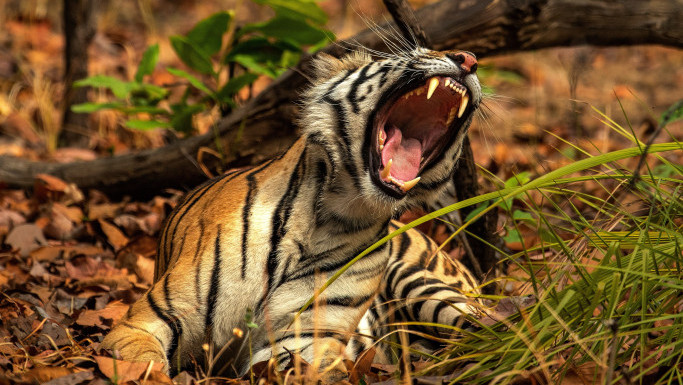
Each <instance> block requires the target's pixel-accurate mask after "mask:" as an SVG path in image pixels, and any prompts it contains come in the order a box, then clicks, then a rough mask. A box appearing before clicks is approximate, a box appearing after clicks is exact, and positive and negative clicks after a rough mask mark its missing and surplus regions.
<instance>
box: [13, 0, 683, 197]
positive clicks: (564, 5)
mask: <svg viewBox="0 0 683 385" xmlns="http://www.w3.org/2000/svg"><path fill="white" fill-rule="evenodd" d="M417 17H418V19H419V20H420V22H421V24H422V25H423V26H424V28H425V32H426V33H427V35H428V36H429V38H430V39H431V40H432V42H433V44H434V48H435V49H453V48H456V47H457V48H459V49H464V50H468V51H472V52H474V53H475V54H477V56H478V57H483V56H487V55H494V54H501V53H506V52H513V51H527V50H534V49H540V48H547V47H556V46H572V45H581V44H593V45H601V46H606V45H623V44H628V45H633V44H663V45H669V46H675V47H683V23H681V22H680V20H683V7H682V6H681V1H680V0H652V1H648V2H644V1H635V0H624V1H619V2H615V1H595V0H590V1H589V0H516V1H503V0H488V1H486V0H481V1H479V0H478V1H474V0H472V1H465V0H462V1H448V0H443V1H441V2H438V3H435V4H432V5H429V6H426V7H423V8H421V9H420V10H418V11H417ZM351 41H354V42H358V43H360V44H362V45H364V46H366V47H368V48H372V49H379V50H386V49H387V48H386V47H385V46H384V44H383V43H382V41H381V39H380V38H378V37H377V36H376V35H375V34H374V33H373V32H371V31H368V30H366V31H363V32H361V33H359V34H358V35H356V36H354V37H353V38H352V39H351ZM344 46H347V47H353V46H355V43H354V44H348V45H345V44H344V43H343V42H342V43H340V44H335V45H331V46H329V47H327V48H326V49H324V50H323V51H325V52H327V53H329V54H331V55H334V56H341V55H343V54H344V53H346V52H347V49H346V48H344ZM312 72H313V71H312V67H311V57H306V58H304V59H303V60H302V61H301V63H300V64H299V65H298V66H297V68H295V69H294V70H293V71H289V72H287V73H285V74H284V75H283V76H281V77H280V78H279V79H277V80H276V81H275V82H273V84H271V86H269V87H268V88H267V89H266V90H265V91H264V92H262V93H261V94H260V95H258V96H256V97H255V98H253V99H252V100H250V101H249V102H247V103H246V104H245V105H244V106H242V107H241V108H240V109H238V110H236V111H234V112H233V113H232V114H231V115H229V116H227V117H226V118H224V119H223V120H222V121H221V122H220V123H219V124H218V126H217V128H216V130H215V132H211V133H209V134H206V135H203V136H198V137H193V138H188V139H185V140H182V141H180V142H178V143H174V144H171V145H168V146H165V147H163V148H160V149H156V150H148V151H141V152H139V153H136V154H126V155H120V156H115V157H111V158H101V159H98V160H95V161H91V162H75V163H67V164H51V163H43V162H31V161H26V160H22V159H15V158H10V157H0V182H4V183H5V184H6V185H8V186H11V187H20V188H27V187H30V186H32V184H33V180H34V176H35V175H36V174H38V173H47V174H52V175H55V176H57V177H59V178H62V179H64V180H66V181H69V182H72V183H76V184H77V185H78V186H80V187H81V188H83V189H90V188H96V189H99V190H102V191H105V192H107V193H108V194H110V195H112V196H120V195H124V194H125V195H131V196H135V197H140V198H141V197H145V196H151V195H153V194H155V193H158V192H159V191H161V190H163V189H164V188H190V187H193V186H195V185H197V184H198V183H200V182H201V181H202V180H204V179H205V178H206V177H205V176H204V174H203V173H202V172H201V171H200V168H199V167H198V165H197V161H196V154H197V151H198V150H199V149H200V148H201V147H210V148H215V142H216V140H215V139H216V137H220V138H221V140H223V141H224V144H225V146H223V148H232V149H233V150H232V151H228V152H226V153H225V154H223V159H222V161H221V162H217V161H211V162H208V163H207V164H206V165H207V166H208V167H209V168H215V167H216V166H218V165H219V164H221V163H222V164H223V165H225V166H227V167H234V166H240V165H244V164H247V163H254V162H258V161H260V160H263V159H265V158H269V157H272V156H273V155H274V154H276V153H278V152H281V151H283V150H285V149H286V148H287V147H288V146H289V145H290V144H291V143H292V142H293V140H294V139H295V137H296V135H297V134H298V133H297V132H296V125H295V123H294V121H295V118H296V112H297V106H296V104H295V101H296V100H297V99H298V98H299V95H300V93H301V90H302V89H303V88H305V86H306V85H307V81H306V78H307V76H308V75H309V74H311V73H312ZM243 123H244V124H245V125H244V127H246V128H244V132H243V133H241V132H242V130H241V129H240V127H242V124H243ZM240 137H241V139H238V138H240Z"/></svg>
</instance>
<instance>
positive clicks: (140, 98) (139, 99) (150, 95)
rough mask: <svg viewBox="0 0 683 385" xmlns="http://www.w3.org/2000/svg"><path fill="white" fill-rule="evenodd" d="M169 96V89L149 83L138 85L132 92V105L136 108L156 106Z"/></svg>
mask: <svg viewBox="0 0 683 385" xmlns="http://www.w3.org/2000/svg"><path fill="white" fill-rule="evenodd" d="M167 95H168V90H167V89H165V88H163V87H159V86H156V85H154V84H148V83H140V84H137V85H136V87H135V88H134V89H132V90H131V91H130V99H131V103H132V104H133V105H135V106H156V105H157V103H159V102H160V101H161V100H162V99H164V98H165V97H166V96H167Z"/></svg>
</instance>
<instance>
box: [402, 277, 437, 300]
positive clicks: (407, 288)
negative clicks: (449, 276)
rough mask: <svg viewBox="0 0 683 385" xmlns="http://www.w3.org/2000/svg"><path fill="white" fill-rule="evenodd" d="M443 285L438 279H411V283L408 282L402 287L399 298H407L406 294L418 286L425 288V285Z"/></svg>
mask: <svg viewBox="0 0 683 385" xmlns="http://www.w3.org/2000/svg"><path fill="white" fill-rule="evenodd" d="M439 284H443V282H442V281H441V280H439V279H436V278H422V277H417V278H415V277H414V278H413V280H412V281H410V282H408V283H406V284H405V286H403V289H401V296H400V297H399V298H408V294H410V292H412V291H413V290H415V289H417V288H418V287H420V286H427V285H439ZM419 296H420V295H419V294H418V295H416V296H414V297H419Z"/></svg>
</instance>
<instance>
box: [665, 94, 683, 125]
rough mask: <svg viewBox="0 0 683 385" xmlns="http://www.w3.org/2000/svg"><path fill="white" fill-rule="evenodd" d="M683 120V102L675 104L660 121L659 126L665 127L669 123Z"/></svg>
mask: <svg viewBox="0 0 683 385" xmlns="http://www.w3.org/2000/svg"><path fill="white" fill-rule="evenodd" d="M681 119H683V100H679V101H678V102H676V103H674V105H673V106H671V107H669V109H668V110H666V111H665V112H664V113H663V114H662V117H661V118H660V119H659V125H660V126H661V127H664V126H666V125H667V124H669V123H672V122H675V121H677V120H681Z"/></svg>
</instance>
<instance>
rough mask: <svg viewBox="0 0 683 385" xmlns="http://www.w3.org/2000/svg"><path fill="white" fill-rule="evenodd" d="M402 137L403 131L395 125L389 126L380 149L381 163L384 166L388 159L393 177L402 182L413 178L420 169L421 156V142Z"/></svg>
mask: <svg viewBox="0 0 683 385" xmlns="http://www.w3.org/2000/svg"><path fill="white" fill-rule="evenodd" d="M402 139H403V133H402V132H401V130H399V129H397V128H396V127H391V128H390V129H389V131H388V132H387V141H386V142H385V143H384V150H383V151H382V165H384V166H386V164H387V162H389V159H393V161H392V163H391V171H390V172H389V173H390V174H391V176H393V177H394V178H396V179H398V180H401V181H403V182H405V181H409V180H413V179H415V178H416V177H417V173H418V172H419V171H420V158H422V144H420V141H419V140H417V139H413V138H408V139H405V140H402Z"/></svg>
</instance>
